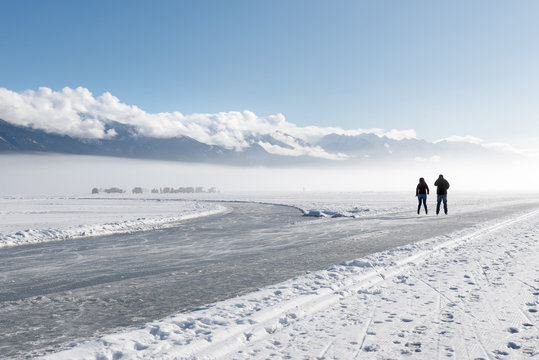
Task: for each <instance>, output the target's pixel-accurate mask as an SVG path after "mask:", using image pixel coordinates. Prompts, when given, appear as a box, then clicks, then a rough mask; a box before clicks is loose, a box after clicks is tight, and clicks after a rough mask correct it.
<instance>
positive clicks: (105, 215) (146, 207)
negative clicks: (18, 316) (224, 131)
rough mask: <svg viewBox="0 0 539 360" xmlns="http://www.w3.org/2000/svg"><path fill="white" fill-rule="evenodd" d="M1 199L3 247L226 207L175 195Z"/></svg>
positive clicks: (159, 224)
mask: <svg viewBox="0 0 539 360" xmlns="http://www.w3.org/2000/svg"><path fill="white" fill-rule="evenodd" d="M0 201H1V202H2V203H3V205H4V209H6V210H4V211H2V212H0V215H1V216H0V218H1V220H0V248H1V247H6V246H17V245H25V244H33V243H40V242H47V241H59V240H69V239H75V238H80V237H89V236H102V235H111V234H120V233H131V232H137V231H150V230H155V229H162V228H166V227H171V226H174V225H175V223H177V222H178V221H182V220H187V219H193V218H197V217H202V216H209V215H214V214H218V213H222V212H224V211H226V207H225V206H222V205H218V204H212V203H208V202H196V201H178V200H173V199H132V198H64V197H47V198H17V197H9V198H2V199H1V200H0ZM10 230H11V231H10ZM13 230H15V231H13Z"/></svg>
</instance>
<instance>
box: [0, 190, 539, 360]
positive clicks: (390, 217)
mask: <svg viewBox="0 0 539 360" xmlns="http://www.w3.org/2000/svg"><path fill="white" fill-rule="evenodd" d="M413 195H414V194H407V193H406V194H405V193H387V194H380V193H340V194H339V193H337V194H336V193H333V194H327V193H326V194H324V193H320V194H312V193H297V194H230V195H227V194H213V195H209V194H208V195H204V196H203V198H202V197H201V196H198V198H195V197H185V196H184V197H182V201H179V199H166V201H158V200H164V199H158V198H147V199H119V198H114V199H88V198H87V197H68V198H61V197H60V198H58V197H52V198H21V197H18V198H7V197H4V198H2V199H1V201H2V205H3V206H2V207H1V208H0V211H2V215H6V218H4V216H2V218H3V219H2V220H0V221H2V223H1V224H2V228H1V229H2V233H3V234H6V233H7V234H13V233H17V232H19V231H21V230H25V229H35V230H47V229H51V228H52V229H56V230H62V231H65V230H66V229H73V228H78V227H79V226H80V225H84V226H89V225H92V224H93V225H92V226H95V225H96V224H98V225H99V226H102V225H103V224H106V223H108V222H110V221H109V220H110V216H114V221H112V223H122V222H129V221H133V220H136V219H138V218H139V217H144V218H145V219H146V218H153V219H162V218H174V216H176V215H178V207H177V205H178V204H182V205H181V206H183V205H186V206H187V208H184V209H187V210H188V211H190V212H191V211H192V210H193V209H194V210H201V209H202V210H204V211H206V210H208V209H209V210H211V211H213V210H215V211H222V210H223V209H224V208H226V206H227V205H226V204H225V203H220V202H219V201H230V200H234V201H248V202H258V203H273V204H286V205H290V206H294V207H297V208H300V209H302V211H303V212H304V213H305V214H308V213H309V212H312V213H313V214H315V213H318V214H319V215H321V216H322V217H330V218H329V219H319V220H316V226H311V225H309V226H307V227H301V229H302V232H297V233H294V235H293V237H292V239H294V243H293V244H290V247H289V251H288V252H289V253H290V254H291V255H294V254H295V253H294V251H296V252H297V256H296V255H294V256H296V258H297V259H300V258H301V251H302V249H304V246H305V245H306V244H310V243H311V242H313V241H314V240H313V239H312V238H311V235H312V234H317V236H319V237H320V238H324V237H325V239H326V242H327V247H326V248H325V250H323V249H322V250H319V252H322V253H323V252H324V251H325V252H327V253H330V251H328V250H330V249H331V250H338V251H341V253H342V254H343V255H342V256H344V258H348V257H346V256H347V255H349V253H348V252H347V249H348V251H349V250H350V249H351V247H353V246H354V244H356V243H357V242H358V241H360V240H361V239H386V238H387V239H391V242H388V243H387V244H380V243H376V244H373V245H377V246H387V245H390V244H394V243H395V242H398V241H403V242H402V243H400V245H394V246H393V248H392V249H390V250H385V251H379V252H375V253H374V254H371V255H368V256H363V257H360V258H357V259H355V260H352V261H348V262H344V263H340V264H338V265H333V266H330V267H328V268H326V269H325V270H322V271H315V272H312V273H309V274H307V275H303V276H299V277H295V278H293V279H291V280H288V281H285V282H278V283H277V284H276V285H270V286H267V287H264V288H262V289H261V290H259V291H256V292H253V293H249V294H247V295H243V296H240V297H235V298H232V299H229V300H226V301H222V302H216V303H212V304H210V305H208V306H203V307H201V308H200V309H197V310H196V311H191V312H188V313H182V314H177V315H173V316H171V317H168V318H164V319H162V320H159V321H154V322H150V323H148V324H146V325H144V326H142V327H140V328H137V329H131V330H127V331H123V332H118V333H115V334H111V335H106V336H104V337H102V338H100V339H98V340H94V341H90V342H87V343H83V344H80V345H78V346H75V347H73V348H72V349H69V350H66V351H63V352H59V353H55V354H51V355H48V358H53V359H77V358H85V359H86V358H87V359H95V358H110V359H113V358H121V357H125V358H226V359H228V358H238V359H241V358H246V359H247V358H268V357H272V356H275V357H277V358H286V357H290V358H298V357H300V358H301V357H309V358H317V357H320V358H324V357H326V358H329V357H334V358H341V359H347V358H353V357H357V356H359V355H360V356H361V358H401V357H403V356H407V355H409V354H415V357H417V358H425V359H430V358H440V357H453V358H463V357H464V358H466V357H468V358H485V359H486V358H496V357H500V356H507V357H508V358H525V357H529V356H534V355H537V353H538V345H537V344H538V343H539V334H538V332H537V320H539V319H538V315H537V314H538V312H537V308H538V306H539V292H538V291H537V288H538V287H539V283H538V281H539V280H538V276H537V272H538V271H539V270H538V269H537V265H536V264H538V263H539V261H538V260H539V259H538V257H537V256H538V255H537V254H539V252H538V250H539V249H538V246H539V245H538V243H539V242H538V241H537V240H538V237H539V231H538V230H537V229H538V228H539V227H538V225H539V214H538V212H537V210H536V208H537V199H533V198H528V196H514V195H511V196H500V195H496V196H492V195H488V194H485V195H470V194H459V193H457V192H454V193H451V194H450V197H449V200H450V203H449V209H450V214H449V216H447V217H446V216H445V215H444V216H439V217H436V216H435V215H434V216H433V215H432V212H431V215H429V216H424V215H421V216H417V215H416V214H415V207H416V199H415V197H414V196H413ZM434 198H435V197H434V196H431V197H429V207H430V208H431V209H433V205H434V204H433V201H434ZM94 200H95V201H94ZM183 200H189V201H183ZM194 200H210V201H211V202H200V201H194ZM23 201H26V203H23ZM37 203H40V204H37ZM109 204H110V205H111V207H109ZM147 204H150V207H152V206H153V205H155V209H154V210H152V211H148V212H147V213H145V214H143V215H140V212H141V211H142V210H143V209H144V207H145V206H147ZM188 204H190V205H188ZM215 204H217V205H219V207H217V206H216V205H215ZM56 206H58V207H56ZM115 206H118V207H117V208H115ZM141 206H144V207H143V208H141ZM181 206H180V208H181ZM190 206H191V207H190ZM101 207H102V208H101ZM103 210H104V211H105V213H103V212H102V211H103ZM169 211H170V212H169ZM180 211H181V210H180ZM78 212H80V214H81V216H78V217H77V218H74V217H73V216H72V214H74V213H75V214H77V213H78ZM85 212H86V213H85ZM107 212H108V213H107ZM191 213H192V212H191ZM202 213H203V212H202ZM36 214H39V217H36V216H35V215H36ZM102 214H103V216H102ZM113 214H114V215H113ZM180 214H182V213H181V212H180ZM107 215H108V217H107ZM10 216H11V219H15V220H16V221H11V220H9V219H8V218H7V217H10ZM245 216H248V215H245ZM264 216H267V217H268V218H271V217H272V213H271V212H269V213H267V214H265V215H264ZM343 216H344V217H345V218H342V217H343ZM331 217H340V218H335V219H333V218H331ZM176 220H178V219H176ZM176 220H172V222H170V221H168V222H167V221H165V222H159V221H157V222H158V224H157V225H156V228H160V227H162V226H168V225H167V224H174V223H175V221H176ZM367 223H368V224H370V225H368V226H366V225H364V224H367ZM419 225H421V226H419ZM5 229H9V231H5ZM414 229H421V230H420V231H419V232H418V233H416V234H415V235H414ZM136 230H137V228H136V227H133V228H131V229H130V230H129V231H136ZM141 230H143V229H141ZM252 234H259V235H260V236H261V237H260V238H259V239H262V235H263V234H264V229H263V228H260V229H256V231H254V232H252V233H250V234H249V236H251V235H252ZM429 234H431V235H429ZM432 234H437V235H435V236H434V235H432ZM269 235H271V234H269ZM429 236H431V237H430V238H429ZM338 238H339V239H345V240H346V241H344V242H342V241H337V239H338ZM413 238H415V239H416V240H420V239H427V240H424V241H421V242H419V243H414V244H410V245H404V244H406V243H407V242H406V241H404V240H407V239H413ZM257 239H258V238H257ZM287 239H290V238H279V239H276V240H278V241H282V244H283V245H285V244H286V242H287V241H289V240H287ZM79 241H82V242H84V239H82V240H81V238H79ZM88 241H91V240H90V239H88ZM412 241H413V240H412ZM302 242H303V243H304V244H302ZM255 243H256V241H255ZM320 244H323V243H322V242H321V243H320ZM269 245H270V243H267V242H262V243H260V244H259V247H258V248H257V249H256V250H257V251H263V250H266V251H269V252H268V255H269V256H271V254H272V252H271V251H273V248H272V247H271V246H269ZM246 249H247V248H246ZM117 250H118V251H120V250H121V249H117ZM338 251H337V252H338ZM375 251H376V250H375ZM349 252H350V251H349ZM227 253H231V252H230V250H227V248H226V247H221V250H220V251H218V250H216V251H215V252H212V253H210V254H209V255H211V256H212V257H214V258H215V259H219V257H222V258H224V257H225V254H227ZM348 259H350V258H348ZM337 262H338V261H336V262H334V264H336V263H337ZM238 266H241V263H240V264H238ZM270 270H271V269H270ZM266 272H268V271H266ZM269 272H271V271H269ZM6 276H7V275H6ZM113 284H117V283H113ZM137 286H143V283H140V284H137ZM65 295H66V299H68V298H69V294H67V293H66V294H65ZM29 299H31V300H32V301H37V302H39V301H42V302H43V301H46V297H45V298H44V299H42V300H39V299H37V298H36V297H32V298H29ZM116 301H118V300H116ZM45 315H46V314H45ZM60 326H61V324H60ZM44 335H45V334H44ZM504 354H506V355H504Z"/></svg>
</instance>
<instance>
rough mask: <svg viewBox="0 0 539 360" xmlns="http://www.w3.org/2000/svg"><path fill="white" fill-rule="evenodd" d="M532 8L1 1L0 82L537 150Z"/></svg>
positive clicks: (156, 107) (537, 52)
mask: <svg viewBox="0 0 539 360" xmlns="http://www.w3.org/2000/svg"><path fill="white" fill-rule="evenodd" d="M538 15H539V3H538V2H536V1H517V2H507V1H473V2H470V1H451V2H432V1H385V0H382V1H316V0H314V1H313V0H309V1H301V0H297V1H280V0H276V1H248V0H244V1H237V0H231V1H204V0H202V1H159V0H156V1H151V2H150V1H120V0H118V1H99V0H98V1H91V2H89V1H84V2H83V1H60V0H51V1H37V0H36V1H28V0H20V1H7V0H0V52H1V55H0V88H5V89H8V90H10V91H13V92H23V91H25V90H29V89H30V90H34V91H37V90H38V88H39V87H48V88H50V89H52V90H53V91H61V90H62V89H63V88H64V87H70V88H73V89H75V88H77V87H83V88H85V89H88V90H89V91H90V92H91V93H92V94H93V96H94V97H98V96H100V95H101V94H103V93H106V92H110V93H111V94H112V95H113V96H114V97H117V98H118V99H119V100H120V101H121V103H123V104H127V105H135V106H137V107H138V108H140V109H142V110H143V111H144V112H147V113H150V114H154V113H160V112H170V113H172V112H175V111H178V112H181V113H182V114H187V115H190V114H197V113H208V114H216V113H219V112H234V111H238V112H244V111H249V112H253V113H254V114H256V115H257V116H261V117H268V116H273V115H275V114H283V116H284V117H285V118H286V121H288V122H289V123H292V124H296V125H298V126H310V125H314V126H322V127H340V128H343V129H358V128H363V129H365V128H381V129H384V130H387V131H389V130H391V129H397V130H408V129H413V130H415V132H416V135H417V137H418V138H421V139H426V140H429V141H435V140H438V139H441V138H446V137H450V136H473V137H476V138H480V139H484V140H485V141H488V142H505V143H509V144H512V145H513V146H516V147H519V148H533V147H535V148H537V147H538V146H537V145H536V144H539V121H538V117H539V102H538V101H537V100H538V99H539V67H538V65H537V64H539V22H537V16H538Z"/></svg>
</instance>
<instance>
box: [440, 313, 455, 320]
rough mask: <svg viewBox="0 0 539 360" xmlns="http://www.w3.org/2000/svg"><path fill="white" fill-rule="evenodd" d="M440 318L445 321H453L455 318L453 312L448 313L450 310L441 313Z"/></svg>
mask: <svg viewBox="0 0 539 360" xmlns="http://www.w3.org/2000/svg"><path fill="white" fill-rule="evenodd" d="M440 320H442V321H443V322H453V321H454V320H453V314H451V313H448V312H446V313H442V314H441V315H440Z"/></svg>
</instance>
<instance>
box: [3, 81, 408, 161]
mask: <svg viewBox="0 0 539 360" xmlns="http://www.w3.org/2000/svg"><path fill="white" fill-rule="evenodd" d="M0 119H3V120H6V121H8V122H10V123H13V124H15V125H20V126H27V127H32V128H35V129H41V130H44V131H46V132H49V133H55V134H62V135H69V136H73V137H78V138H91V139H105V138H112V137H114V136H116V135H117V134H116V132H115V131H114V130H110V129H109V130H107V123H108V122H110V121H116V122H119V123H122V124H127V125H131V126H133V127H134V128H135V129H136V131H137V134H139V135H143V136H149V137H156V138H172V137H179V136H188V137H191V138H193V139H195V140H198V141H200V142H203V143H206V144H210V145H219V146H224V147H226V148H229V149H236V150H240V151H241V150H243V149H245V148H247V147H249V146H250V144H251V141H252V140H251V139H252V138H253V137H257V136H260V135H269V136H272V137H274V138H276V139H278V140H279V141H281V142H282V143H284V144H286V145H287V146H288V148H286V147H283V146H279V145H274V144H273V145H272V144H270V143H266V142H261V143H260V145H261V146H263V147H264V148H265V149H266V150H267V151H268V152H272V153H274V154H282V155H290V156H299V155H308V156H314V157H322V158H328V159H330V158H332V159H342V158H344V157H345V156H346V155H343V154H330V153H327V152H326V151H324V150H323V149H322V148H320V147H313V146H310V145H305V144H304V143H301V142H299V141H298V140H302V141H304V142H306V143H313V142H315V141H316V140H318V139H320V138H322V137H323V136H325V135H328V134H332V133H334V134H339V135H348V136H357V135H361V134H375V135H377V136H380V137H383V136H385V137H388V138H390V139H395V140H402V139H408V138H415V137H416V133H415V131H414V130H396V129H392V130H390V131H384V130H382V129H355V130H343V129H341V128H338V127H325V128H324V127H317V126H307V127H299V126H296V125H295V124H292V123H289V122H287V121H286V119H285V117H284V115H282V114H276V115H271V116H268V117H265V118H263V117H258V116H257V115H256V114H254V113H253V112H251V111H242V112H239V111H230V112H220V113H217V114H192V115H184V114H182V113H180V112H171V113H154V114H151V113H147V112H145V111H144V110H142V109H140V108H138V107H137V106H134V105H127V104H124V103H122V102H120V100H119V99H118V98H117V97H115V96H113V95H112V94H110V93H108V92H106V93H104V94H102V95H100V96H98V97H94V96H93V94H92V93H91V92H90V91H89V90H88V89H86V88H83V87H78V88H76V89H71V88H68V87H65V88H63V89H62V90H60V91H53V90H51V89H49V88H46V87H41V88H39V89H38V90H37V91H34V90H27V91H24V92H21V93H17V92H14V91H10V90H8V89H5V88H0ZM283 134H287V135H283Z"/></svg>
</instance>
